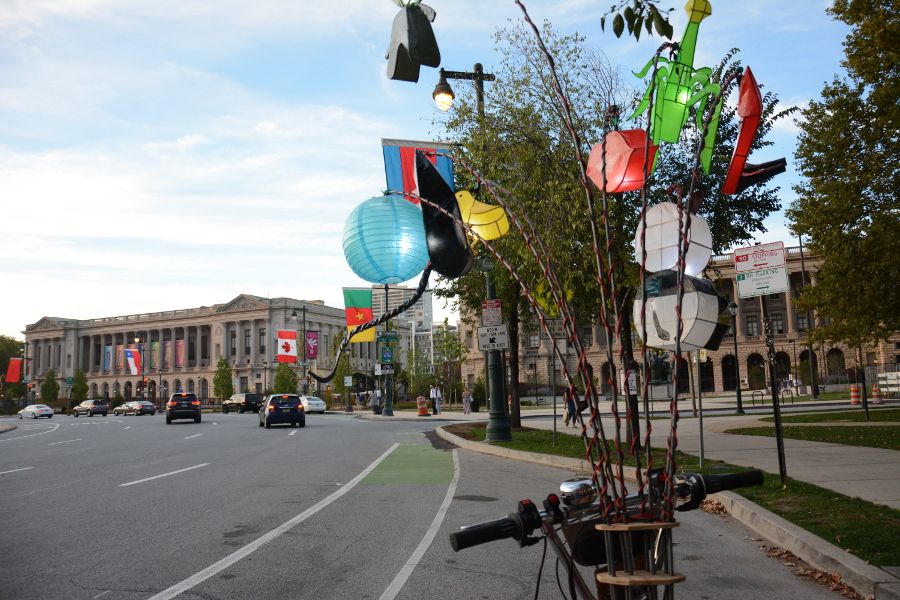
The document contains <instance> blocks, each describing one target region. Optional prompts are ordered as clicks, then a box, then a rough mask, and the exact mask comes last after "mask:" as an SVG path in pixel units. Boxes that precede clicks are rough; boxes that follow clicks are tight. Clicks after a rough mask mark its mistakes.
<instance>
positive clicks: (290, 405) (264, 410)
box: [259, 394, 306, 429]
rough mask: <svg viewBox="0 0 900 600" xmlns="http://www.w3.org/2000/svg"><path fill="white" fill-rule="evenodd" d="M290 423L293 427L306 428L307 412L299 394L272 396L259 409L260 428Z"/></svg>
mask: <svg viewBox="0 0 900 600" xmlns="http://www.w3.org/2000/svg"><path fill="white" fill-rule="evenodd" d="M277 423H290V424H291V427H293V426H294V425H297V426H298V427H306V411H304V410H303V403H302V402H301V401H300V396H298V395H297V394H272V395H271V396H269V397H268V398H266V401H265V403H264V404H263V405H262V407H261V408H260V409H259V426H260V427H263V426H265V428H266V429H268V428H270V427H271V426H272V425H273V424H277Z"/></svg>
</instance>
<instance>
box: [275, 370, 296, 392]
mask: <svg viewBox="0 0 900 600" xmlns="http://www.w3.org/2000/svg"><path fill="white" fill-rule="evenodd" d="M298 383H299V380H298V379H297V373H296V371H294V369H293V368H292V367H291V365H290V364H288V363H278V366H277V367H276V368H275V380H274V381H273V382H272V391H273V392H275V393H276V394H295V393H297V384H298Z"/></svg>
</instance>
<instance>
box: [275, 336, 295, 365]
mask: <svg viewBox="0 0 900 600" xmlns="http://www.w3.org/2000/svg"><path fill="white" fill-rule="evenodd" d="M278 362H280V363H295V362H297V332H296V331H290V330H287V329H279V330H278Z"/></svg>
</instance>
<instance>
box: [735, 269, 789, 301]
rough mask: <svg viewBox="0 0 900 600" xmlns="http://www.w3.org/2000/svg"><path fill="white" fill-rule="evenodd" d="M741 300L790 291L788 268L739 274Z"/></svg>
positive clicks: (738, 284)
mask: <svg viewBox="0 0 900 600" xmlns="http://www.w3.org/2000/svg"><path fill="white" fill-rule="evenodd" d="M737 287H738V297H739V298H753V297H755V296H765V295H766V294H780V293H782V292H786V291H788V289H789V286H788V275H787V268H786V267H775V268H773V269H762V270H760V271H751V272H749V273H738V274H737Z"/></svg>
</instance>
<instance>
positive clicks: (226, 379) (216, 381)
mask: <svg viewBox="0 0 900 600" xmlns="http://www.w3.org/2000/svg"><path fill="white" fill-rule="evenodd" d="M213 393H214V394H215V395H216V398H230V397H231V395H232V394H234V383H232V381H231V367H229V366H228V361H226V360H225V357H224V356H220V357H219V360H218V361H216V373H215V375H213Z"/></svg>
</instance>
